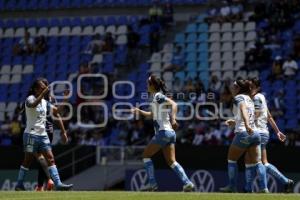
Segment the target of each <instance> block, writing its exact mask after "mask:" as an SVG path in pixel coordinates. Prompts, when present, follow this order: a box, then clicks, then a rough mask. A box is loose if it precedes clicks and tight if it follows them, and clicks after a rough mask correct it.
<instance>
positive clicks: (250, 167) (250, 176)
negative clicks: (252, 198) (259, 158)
mask: <svg viewBox="0 0 300 200" xmlns="http://www.w3.org/2000/svg"><path fill="white" fill-rule="evenodd" d="M245 167H246V170H245V178H246V185H245V190H246V191H247V192H253V182H254V178H255V176H256V164H246V165H245Z"/></svg>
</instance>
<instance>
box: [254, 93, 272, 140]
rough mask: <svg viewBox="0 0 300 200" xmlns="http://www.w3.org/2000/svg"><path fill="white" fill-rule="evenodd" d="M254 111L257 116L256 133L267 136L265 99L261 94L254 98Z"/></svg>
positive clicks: (266, 106)
mask: <svg viewBox="0 0 300 200" xmlns="http://www.w3.org/2000/svg"><path fill="white" fill-rule="evenodd" d="M254 106H255V111H256V112H258V115H257V117H256V119H255V124H256V127H257V131H259V132H260V133H265V134H269V129H268V105H267V101H266V98H265V96H264V95H263V94H261V93H258V94H256V95H255V96H254Z"/></svg>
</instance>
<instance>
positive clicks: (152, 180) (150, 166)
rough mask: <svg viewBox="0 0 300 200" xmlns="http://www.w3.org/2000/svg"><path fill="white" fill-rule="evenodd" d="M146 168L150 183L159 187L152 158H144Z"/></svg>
mask: <svg viewBox="0 0 300 200" xmlns="http://www.w3.org/2000/svg"><path fill="white" fill-rule="evenodd" d="M143 162H144V167H145V169H146V172H147V175H148V182H149V184H150V185H157V183H156V180H155V176H154V166H153V163H152V160H151V159H150V158H144V159H143Z"/></svg>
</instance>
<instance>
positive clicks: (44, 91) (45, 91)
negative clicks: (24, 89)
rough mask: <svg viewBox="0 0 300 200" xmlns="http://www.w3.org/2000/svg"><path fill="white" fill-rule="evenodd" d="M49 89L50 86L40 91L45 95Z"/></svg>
mask: <svg viewBox="0 0 300 200" xmlns="http://www.w3.org/2000/svg"><path fill="white" fill-rule="evenodd" d="M49 91H50V87H49V86H47V87H45V89H44V90H43V91H42V95H43V96H44V95H46V94H47V93H48V92H49Z"/></svg>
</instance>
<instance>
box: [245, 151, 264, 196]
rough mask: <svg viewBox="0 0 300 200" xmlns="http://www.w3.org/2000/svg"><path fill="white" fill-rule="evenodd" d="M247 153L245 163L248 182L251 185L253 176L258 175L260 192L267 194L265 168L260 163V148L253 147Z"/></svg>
mask: <svg viewBox="0 0 300 200" xmlns="http://www.w3.org/2000/svg"><path fill="white" fill-rule="evenodd" d="M247 153H248V155H249V157H248V160H247V161H246V168H247V169H246V170H249V174H248V175H249V177H247V178H248V182H250V183H252V182H253V180H254V178H255V176H256V175H258V180H259V190H260V192H263V193H268V192H269V191H268V185H267V173H266V168H265V166H264V165H263V164H262V162H261V146H260V145H253V146H251V147H250V148H249V149H248V150H247ZM247 166H248V167H247Z"/></svg>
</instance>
